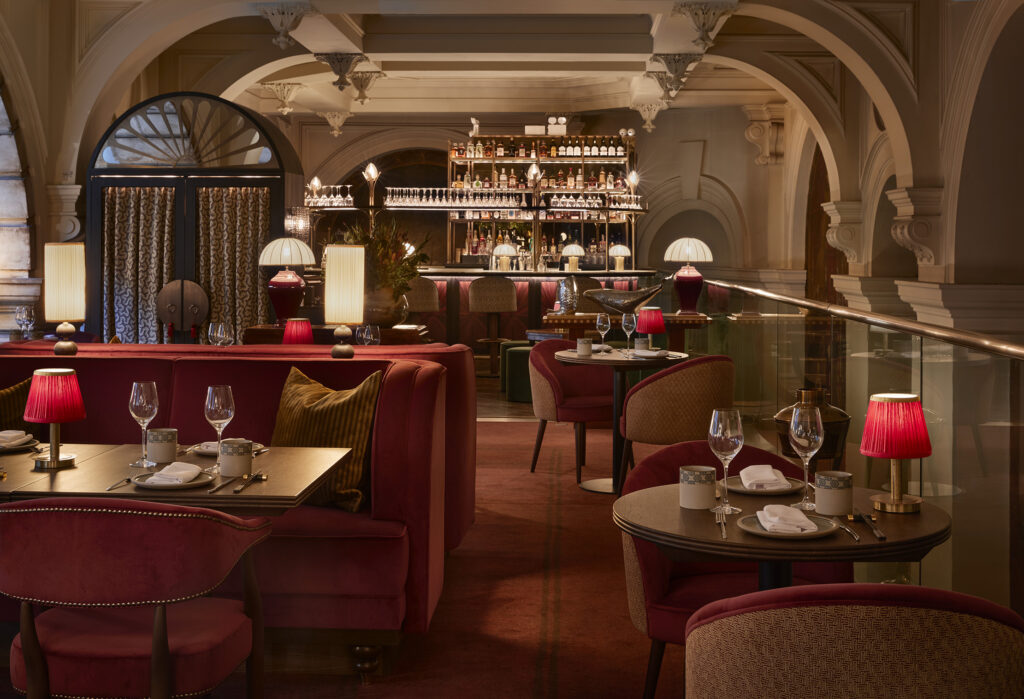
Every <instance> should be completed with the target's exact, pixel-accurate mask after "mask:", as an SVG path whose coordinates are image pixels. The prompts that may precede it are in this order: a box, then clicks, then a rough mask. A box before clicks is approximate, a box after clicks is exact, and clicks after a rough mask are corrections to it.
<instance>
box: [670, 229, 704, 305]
mask: <svg viewBox="0 0 1024 699" xmlns="http://www.w3.org/2000/svg"><path fill="white" fill-rule="evenodd" d="M711 261H712V257H711V248H709V247H708V246H707V244H705V243H704V241H702V240H698V239H697V238H679V239H678V240H674V241H673V242H672V244H671V245H669V246H668V250H666V251H665V262H682V263H683V266H682V267H680V268H679V271H678V272H676V273H675V276H674V277H673V286H674V287H675V290H676V296H678V297H679V311H678V312H679V313H680V314H686V313H696V312H697V299H698V298H700V290H701V287H702V286H704V277H702V276H701V275H700V272H698V271H697V270H696V269H695V268H694V267H693V265H691V264H690V263H691V262H711Z"/></svg>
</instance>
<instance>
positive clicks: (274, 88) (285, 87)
mask: <svg viewBox="0 0 1024 699" xmlns="http://www.w3.org/2000/svg"><path fill="white" fill-rule="evenodd" d="M260 85H262V86H263V87H265V88H267V89H268V90H270V91H271V92H273V93H274V97H276V98H277V99H278V100H280V102H281V106H280V107H278V108H277V111H279V112H280V113H281V114H282V115H287V114H290V113H291V112H293V111H294V108H293V107H292V104H291V102H292V98H293V97H295V93H296V92H298V91H299V90H301V89H302V87H303V85H302V83H260Z"/></svg>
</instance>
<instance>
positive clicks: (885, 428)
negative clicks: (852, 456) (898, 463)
mask: <svg viewBox="0 0 1024 699" xmlns="http://www.w3.org/2000/svg"><path fill="white" fill-rule="evenodd" d="M860 453H861V454H863V455H864V456H871V457H875V458H880V459H919V458H922V457H925V456H930V455H931V453H932V443H931V440H929V439H928V427H927V425H925V423H924V410H923V409H922V407H921V399H920V398H919V397H918V396H915V395H913V394H909V393H876V394H875V395H873V396H871V400H870V401H869V402H868V416H867V420H866V421H865V423H864V436H863V437H862V438H861V441H860Z"/></svg>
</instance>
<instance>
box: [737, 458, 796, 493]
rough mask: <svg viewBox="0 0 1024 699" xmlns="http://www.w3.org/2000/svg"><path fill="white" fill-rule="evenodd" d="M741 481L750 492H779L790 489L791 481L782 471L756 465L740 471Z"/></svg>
mask: <svg viewBox="0 0 1024 699" xmlns="http://www.w3.org/2000/svg"><path fill="white" fill-rule="evenodd" d="M740 481H741V482H742V483H743V487H744V488H746V489H748V490H777V489H779V488H788V487H789V481H787V480H786V477H785V476H783V475H782V471H780V470H779V469H777V468H772V467H771V466H769V465H768V464H754V465H753V466H747V467H746V468H745V469H743V470H742V471H740Z"/></svg>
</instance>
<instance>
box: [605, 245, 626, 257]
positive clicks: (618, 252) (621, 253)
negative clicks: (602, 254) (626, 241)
mask: <svg viewBox="0 0 1024 699" xmlns="http://www.w3.org/2000/svg"><path fill="white" fill-rule="evenodd" d="M608 254H609V255H611V256H612V257H629V256H630V255H631V254H632V253H631V252H630V251H629V248H628V247H626V246H625V245H623V244H621V243H619V244H617V245H613V246H612V249H611V250H609V251H608Z"/></svg>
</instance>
